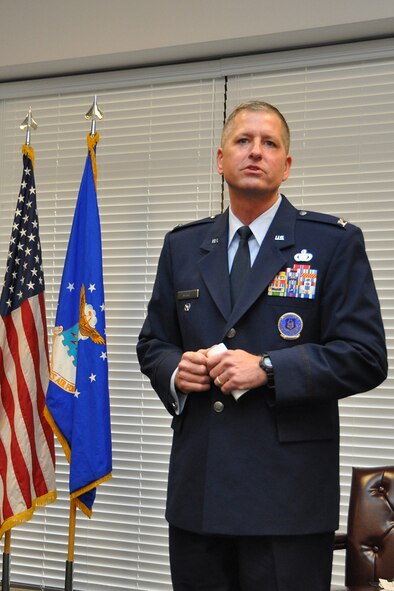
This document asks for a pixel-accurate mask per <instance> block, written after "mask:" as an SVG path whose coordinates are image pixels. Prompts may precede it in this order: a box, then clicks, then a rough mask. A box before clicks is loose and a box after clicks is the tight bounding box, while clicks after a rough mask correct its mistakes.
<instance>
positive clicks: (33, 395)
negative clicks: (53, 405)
mask: <svg viewBox="0 0 394 591" xmlns="http://www.w3.org/2000/svg"><path fill="white" fill-rule="evenodd" d="M0 343H1V346H0V375H1V401H0V416H1V419H0V457H1V465H0V472H1V478H0V498H2V500H3V503H2V506H1V507H0V531H1V534H3V532H4V531H7V530H8V529H10V528H11V527H13V526H14V525H18V524H19V523H23V522H25V521H27V520H28V519H30V518H31V517H32V515H33V512H34V509H35V508H36V507H37V506H43V505H46V504H47V503H50V502H52V501H54V500H55V499H56V492H55V472H54V461H55V459H54V445H53V433H52V430H51V428H50V427H49V425H48V423H47V422H46V419H45V418H44V417H43V409H44V406H45V392H46V389H47V385H48V353H47V350H46V320H45V305H44V294H43V292H41V293H40V294H38V295H35V296H33V297H32V298H30V299H27V300H25V301H24V302H23V304H22V305H21V306H20V307H19V308H17V309H16V310H14V311H13V312H11V314H9V315H8V316H6V317H5V318H1V317H0Z"/></svg>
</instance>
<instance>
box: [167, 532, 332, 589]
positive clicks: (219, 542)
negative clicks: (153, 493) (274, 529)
mask: <svg viewBox="0 0 394 591" xmlns="http://www.w3.org/2000/svg"><path fill="white" fill-rule="evenodd" d="M169 540H170V563H171V575H172V583H173V589H174V591H330V581H331V568H332V554H333V543H334V533H333V532H329V533H324V534H314V535H304V536H217V535H200V534H195V533H193V532H188V531H184V530H181V529H178V528H176V527H174V526H172V525H170V528H169Z"/></svg>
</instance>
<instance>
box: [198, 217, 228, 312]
mask: <svg viewBox="0 0 394 591" xmlns="http://www.w3.org/2000/svg"><path fill="white" fill-rule="evenodd" d="M227 251H228V210H226V211H225V212H224V213H223V214H221V215H219V216H218V217H217V218H216V221H215V223H214V224H213V226H211V230H210V232H209V233H208V234H207V236H206V238H205V239H204V241H203V243H202V244H201V252H202V257H201V259H200V260H199V261H198V266H199V268H200V273H201V276H202V278H203V281H204V282H205V285H206V286H207V289H208V291H209V293H210V295H211V297H212V299H213V301H214V302H215V304H216V306H217V307H218V308H219V310H220V312H221V314H222V315H223V317H224V318H225V319H227V318H228V317H229V316H230V312H231V300H230V280H229V271H228V255H227Z"/></svg>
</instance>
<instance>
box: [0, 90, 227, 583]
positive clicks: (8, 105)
mask: <svg viewBox="0 0 394 591" xmlns="http://www.w3.org/2000/svg"><path fill="white" fill-rule="evenodd" d="M66 87H67V83H66ZM65 89H66V88H65ZM218 89H219V91H218ZM95 93H96V88H91V90H90V91H84V92H73V93H69V92H68V93H67V92H65V91H64V90H63V92H61V93H57V94H53V95H52V94H49V95H46V94H45V93H43V95H42V96H39V95H35V96H26V97H24V98H17V99H9V100H3V101H2V103H1V111H0V125H1V141H0V171H1V172H0V211H1V216H0V228H1V229H0V233H1V239H0V252H1V253H2V255H1V259H2V262H1V269H2V270H1V272H3V270H4V268H5V255H6V253H7V250H8V240H9V236H10V232H11V225H12V220H13V214H14V210H15V205H16V199H17V194H18V191H19V183H20V179H21V173H22V159H21V153H20V146H21V145H22V144H23V141H24V134H23V133H21V132H20V130H19V124H20V123H21V121H22V120H23V118H24V117H25V115H26V110H27V108H28V107H29V105H31V106H32V111H33V116H34V118H35V119H36V120H37V122H38V124H39V128H38V130H37V131H36V132H33V133H32V145H33V146H34V149H35V154H36V165H35V177H36V184H37V196H38V197H37V198H38V208H39V221H40V236H41V241H42V250H43V261H44V271H45V281H46V306H47V315H48V327H49V329H50V328H51V327H53V326H54V321H55V314H56V305H57V298H58V291H59V286H60V280H61V274H62V269H63V263H64V258H65V253H66V248H67V244H68V238H69V233H70V229H71V223H72V217H73V213H74V209H75V204H76V198H77V194H78V189H79V183H80V180H81V176H82V172H83V167H84V162H85V158H86V155H87V147H86V135H87V134H88V132H89V130H90V124H87V123H86V122H84V118H83V115H84V113H86V111H87V110H88V109H89V107H90V105H91V103H92V98H93V95H94V94H95ZM98 103H99V106H100V108H101V109H102V111H103V113H104V119H103V120H102V121H101V122H99V123H98V126H97V127H98V131H99V133H100V135H101V139H100V142H99V144H98V147H97V163H98V200H99V207H100V213H101V226H102V228H101V229H102V243H103V264H104V283H105V292H106V318H107V342H108V357H109V369H110V375H109V378H110V397H111V422H112V437H113V478H112V480H110V481H109V482H108V483H105V484H102V485H101V486H100V487H99V488H98V491H97V498H96V501H95V504H94V507H93V511H94V513H93V517H92V519H91V520H88V519H87V518H86V517H84V516H83V515H82V514H81V513H80V512H78V516H77V530H76V543H75V561H74V562H75V568H74V588H75V589H78V590H81V591H82V590H93V589H94V590H99V589H103V590H104V589H105V590H108V589H116V590H117V591H119V590H123V589H124V590H126V589H127V590H129V589H141V590H146V591H152V590H153V589H156V590H170V589H171V584H170V577H169V568H168V557H167V553H168V552H167V524H166V522H165V520H164V507H165V497H166V483H167V470H168V456H169V450H170V444H171V437H172V435H171V430H170V427H169V424H170V417H169V415H167V413H166V411H165V410H164V409H163V408H162V405H161V403H160V401H159V399H158V397H157V396H156V395H155V394H154V393H153V392H152V390H151V388H150V385H149V383H148V381H147V380H146V379H145V378H144V377H143V376H142V375H141V373H140V370H139V365H138V362H137V359H136V354H135V344H136V341H137V337H138V333H139V330H140V328H141V326H142V323H143V320H144V316H145V309H146V305H147V302H148V300H149V298H150V294H151V290H152V286H153V280H154V277H155V272H156V264H157V259H158V255H159V252H160V249H161V245H162V241H163V238H164V234H165V232H167V231H169V230H170V229H171V228H173V227H174V226H175V225H176V224H178V223H181V222H187V221H191V220H193V219H197V218H200V217H205V216H208V215H210V214H211V213H215V212H217V211H219V210H220V206H221V196H220V191H221V179H220V177H219V175H218V174H217V173H216V172H215V170H214V168H213V167H214V154H215V150H216V146H217V144H218V138H219V134H220V129H221V124H222V120H223V81H220V80H218V81H217V80H214V79H212V78H207V79H201V80H189V81H188V80H183V81H181V82H178V81H174V82H170V83H163V82H161V83H157V84H144V85H143V86H137V87H133V88H130V87H124V88H118V89H111V87H108V88H107V89H106V90H104V89H100V94H99V97H98ZM163 313H165V310H164V311H163ZM57 485H58V497H59V498H58V501H57V502H56V503H55V504H54V505H50V506H48V507H47V508H45V509H44V510H39V511H37V512H36V514H35V516H34V518H33V520H32V521H31V522H29V523H27V524H26V525H23V526H19V527H17V528H14V529H13V530H12V546H11V548H12V550H11V565H12V566H11V579H12V581H16V582H18V583H21V584H31V585H37V586H38V587H41V586H42V587H46V588H48V587H54V588H62V587H63V585H64V569H65V560H66V558H67V536H68V510H69V509H68V508H69V501H68V464H67V462H66V460H65V458H64V455H63V452H62V450H61V449H60V446H57Z"/></svg>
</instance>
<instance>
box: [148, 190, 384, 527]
mask: <svg viewBox="0 0 394 591" xmlns="http://www.w3.org/2000/svg"><path fill="white" fill-rule="evenodd" d="M227 245H228V212H227V211H226V212H224V213H223V214H219V215H217V216H213V217H212V218H207V219H204V220H200V221H196V222H192V223H191V224H187V225H185V226H181V227H177V228H175V229H174V230H173V231H171V232H169V233H168V234H167V236H166V237H165V241H164V245H163V249H162V253H161V256H160V260H159V265H158V271H157V277H156V281H155V285H154V289H153V293H152V298H151V301H150V303H149V306H148V313H147V317H146V320H145V323H144V325H143V327H142V330H141V333H140V337H139V342H138V344H137V353H138V357H139V361H140V365H141V370H142V372H143V373H145V374H146V375H147V376H148V377H149V378H150V381H151V384H152V386H153V388H154V390H155V391H156V392H157V394H158V395H159V397H160V399H161V401H162V402H163V404H164V406H165V407H166V409H167V410H168V412H169V413H171V415H173V420H172V428H173V445H172V451H171V459H170V467H169V477H168V496H167V509H166V517H167V520H168V521H169V522H170V523H172V524H173V525H175V526H177V527H179V528H183V529H186V530H189V531H194V532H197V533H215V534H230V535H288V534H294V535H296V534H309V533H319V532H325V531H333V530H335V529H336V528H337V526H338V507H339V482H338V481H339V466H338V463H339V458H338V455H339V454H338V447H339V420H338V399H340V398H343V397H346V396H350V395H353V394H356V393H359V392H364V391H367V390H370V389H372V388H374V387H375V386H377V385H378V384H380V383H381V382H382V381H383V380H384V379H385V377H386V373H387V355H386V348H385V337H384V329H383V325H382V319H381V313H380V306H379V302H378V298H377V294H376V290H375V285H374V281H373V277H372V273H371V269H370V265H369V262H368V259H367V255H366V252H365V247H364V240H363V236H362V232H361V231H360V229H359V228H357V227H356V226H354V225H352V224H350V223H346V222H344V221H342V220H338V218H335V217H332V216H328V215H324V214H319V213H313V212H305V211H298V210H297V209H295V208H294V207H293V206H292V205H291V204H290V203H289V201H288V200H287V199H286V198H285V197H283V198H282V203H281V205H280V207H279V209H278V212H277V214H276V216H275V218H274V220H273V222H272V224H271V226H270V228H269V230H268V233H267V235H266V237H265V239H264V241H263V244H262V245H261V248H260V251H259V253H258V255H257V258H256V260H255V262H254V264H253V267H252V269H251V271H250V275H249V278H248V280H247V281H246V283H245V286H244V290H243V294H242V295H241V296H240V298H239V300H238V301H237V303H236V305H235V307H234V308H233V309H231V304H230V290H229V271H228V258H227ZM221 342H223V343H225V345H226V346H227V348H229V349H244V350H246V351H248V352H250V353H253V354H261V353H263V352H267V353H269V355H270V357H271V359H272V363H273V367H274V372H275V389H274V390H272V389H268V388H267V387H261V388H256V389H253V390H249V391H248V392H247V393H245V394H244V395H243V396H242V397H241V398H240V399H239V400H238V401H236V400H235V399H234V398H233V397H232V396H231V395H223V394H222V392H221V391H220V389H219V388H217V387H216V386H215V385H214V384H212V386H211V389H210V391H209V392H204V393H190V394H188V395H187V399H186V403H185V406H184V408H183V410H182V412H181V413H178V411H177V409H176V404H175V402H174V399H173V397H172V395H171V391H170V381H171V375H172V374H173V372H174V369H175V368H176V367H177V365H178V363H179V361H180V358H181V355H182V353H183V352H185V351H195V350H198V349H200V348H208V347H211V346H212V345H214V344H217V343H221ZM218 403H219V404H218Z"/></svg>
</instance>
